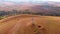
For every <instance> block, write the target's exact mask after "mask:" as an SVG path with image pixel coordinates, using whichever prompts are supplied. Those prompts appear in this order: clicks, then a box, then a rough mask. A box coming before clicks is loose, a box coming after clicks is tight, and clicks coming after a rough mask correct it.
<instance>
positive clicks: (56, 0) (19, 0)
mask: <svg viewBox="0 0 60 34" xmlns="http://www.w3.org/2000/svg"><path fill="white" fill-rule="evenodd" d="M44 1H53V2H60V0H0V3H3V2H16V3H19V2H44Z"/></svg>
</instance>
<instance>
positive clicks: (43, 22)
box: [0, 14, 60, 34]
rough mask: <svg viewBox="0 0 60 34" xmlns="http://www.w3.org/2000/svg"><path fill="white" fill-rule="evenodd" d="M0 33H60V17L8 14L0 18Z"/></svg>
mask: <svg viewBox="0 0 60 34" xmlns="http://www.w3.org/2000/svg"><path fill="white" fill-rule="evenodd" d="M32 18H33V19H32ZM0 34H60V17H52V16H40V15H27V14H25V15H22V14H21V15H17V16H10V17H7V18H5V19H2V20H0Z"/></svg>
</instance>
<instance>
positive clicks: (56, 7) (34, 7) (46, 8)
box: [0, 1, 60, 15]
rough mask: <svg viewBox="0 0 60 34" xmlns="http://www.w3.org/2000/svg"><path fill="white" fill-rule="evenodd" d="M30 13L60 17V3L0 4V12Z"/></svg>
mask: <svg viewBox="0 0 60 34" xmlns="http://www.w3.org/2000/svg"><path fill="white" fill-rule="evenodd" d="M13 10H17V11H26V10H27V11H28V12H29V11H30V12H36V13H39V14H40V13H42V14H44V15H55V14H56V15H60V2H51V1H50V2H41V3H35V4H34V3H23V4H21V3H20V4H15V3H10V2H5V3H3V4H0V11H6V12H7V11H13Z"/></svg>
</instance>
